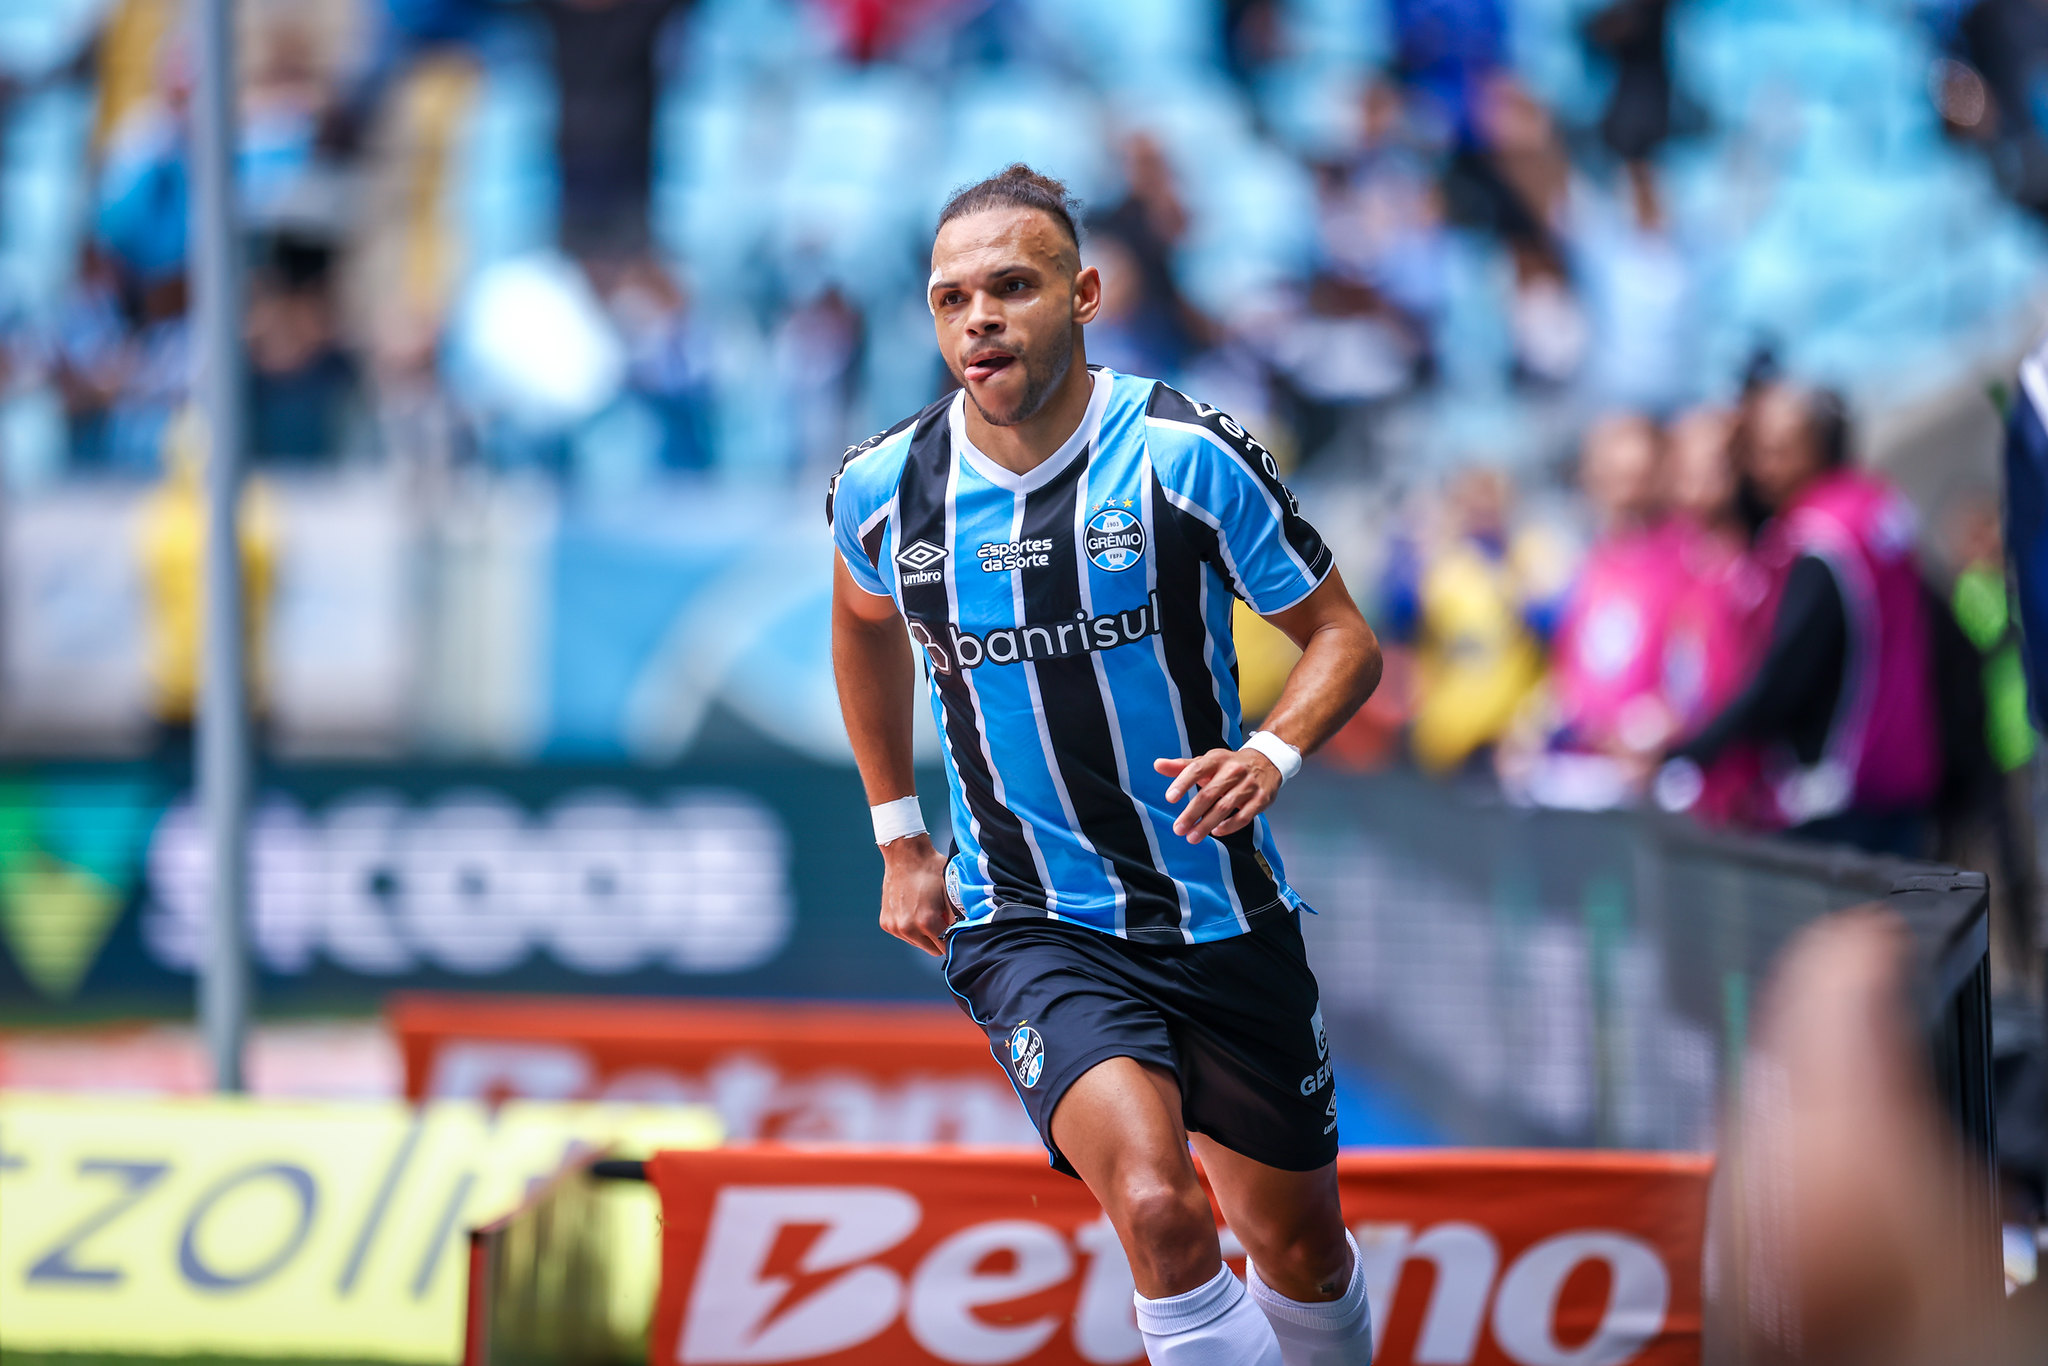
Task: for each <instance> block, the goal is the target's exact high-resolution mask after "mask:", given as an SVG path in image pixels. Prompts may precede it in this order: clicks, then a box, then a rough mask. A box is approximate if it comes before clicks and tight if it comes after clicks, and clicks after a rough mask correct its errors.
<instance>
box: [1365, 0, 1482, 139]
mask: <svg viewBox="0 0 2048 1366" xmlns="http://www.w3.org/2000/svg"><path fill="white" fill-rule="evenodd" d="M1507 9H1508V7H1507V5H1506V4H1505V3H1504V0H1391V3H1390V4H1389V6H1388V17H1389V18H1390V19H1391V20H1392V21H1393V28H1394V49H1395V58H1394V60H1395V64H1396V68H1397V69H1398V70H1399V72H1400V73H1401V79H1402V81H1403V82H1404V83H1405V84H1406V85H1407V86H1408V88H1409V89H1411V90H1413V91H1415V92H1416V94H1417V95H1419V96H1420V97H1422V98H1424V99H1427V100H1429V101H1430V102H1431V103H1432V104H1434V105H1435V106H1436V107H1437V108H1438V109H1439V110H1440V111H1441V112H1442V114H1443V116H1444V117H1445V119H1446V120H1447V121H1448V122H1449V123H1450V124H1451V125H1452V127H1453V128H1454V129H1455V130H1456V133H1457V138H1458V140H1459V141H1460V142H1466V141H1469V140H1470V138H1471V136H1472V133H1473V130H1474V129H1475V128H1476V126H1477V124H1478V121H1479V106H1480V104H1481V102H1482V100H1483V99H1484V94H1483V90H1484V87H1485V85H1486V83H1487V81H1488V80H1489V79H1490V78H1491V77H1492V76H1493V75H1494V73H1495V72H1497V71H1498V70H1499V69H1500V68H1501V65H1502V64H1503V62H1505V60H1506V58H1507V44H1508V14H1507Z"/></svg>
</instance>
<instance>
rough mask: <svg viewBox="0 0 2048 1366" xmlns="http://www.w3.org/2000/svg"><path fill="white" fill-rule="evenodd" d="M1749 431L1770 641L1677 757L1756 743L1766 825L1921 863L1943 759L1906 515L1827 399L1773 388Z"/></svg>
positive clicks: (1704, 758)
mask: <svg viewBox="0 0 2048 1366" xmlns="http://www.w3.org/2000/svg"><path fill="white" fill-rule="evenodd" d="M1746 420H1747V437H1748V440H1747V449H1746V458H1745V470H1744V473H1745V475H1746V476H1747V478H1748V479H1749V481H1750V483H1751V485H1752V487H1753V488H1754V490H1755V492H1756V495H1757V497H1758V498H1759V499H1760V501H1761V502H1762V504H1763V506H1764V507H1766V508H1767V509H1769V511H1770V514H1771V519H1770V522H1769V524H1768V525H1766V526H1765V528H1764V531H1763V533H1762V536H1761V538H1760V541H1759V544H1758V556H1759V559H1760V561H1761V563H1762V564H1763V566H1764V570H1765V572H1766V573H1767V574H1768V575H1769V578H1770V583H1771V591H1772V601H1771V607H1770V611H1769V615H1770V618H1771V630H1770V639H1769V644H1768V645H1767V646H1766V648H1765V652H1764V656H1763V659H1762V661H1761V662H1760V664H1759V665H1758V668H1757V671H1756V674H1755V676H1754V677H1753V678H1752V679H1750V681H1749V683H1748V685H1747V686H1746V687H1745V688H1744V689H1743V690H1742V692H1741V693H1740V694H1739V695H1737V697H1736V698H1735V700H1734V701H1733V702H1731V703H1729V705H1728V706H1727V707H1725V708H1723V709H1722V710H1721V712H1720V713H1719V714H1717V715H1716V716H1715V717H1714V719H1713V720H1711V721H1709V722H1708V723H1707V724H1706V725H1705V726H1704V727H1703V728H1702V729H1701V730H1700V731H1699V732H1698V733H1697V734H1695V735H1694V736H1692V737H1691V738H1690V739H1689V740H1687V741H1686V742H1685V743H1684V744H1683V745H1681V746H1680V747H1679V748H1678V749H1677V750H1676V752H1675V756H1676V757H1677V758H1680V759H1683V760H1686V761H1687V762H1688V763H1690V764H1693V765H1707V764H1711V763H1712V762H1714V761H1715V760H1716V759H1718V758H1719V757H1720V756H1721V755H1722V754H1723V753H1725V752H1727V750H1728V748H1729V747H1730V746H1731V745H1734V744H1737V743H1741V742H1749V743H1754V744H1757V745H1759V746H1761V747H1763V750H1764V756H1765V766H1766V771H1765V778H1766V782H1767V784H1768V788H1769V791H1768V797H1769V801H1770V817H1771V819H1772V822H1773V823H1774V824H1780V825H1783V826H1786V827H1789V828H1790V829H1791V830H1792V832H1793V833H1794V834H1797V835H1800V836H1802V837H1805V838H1809V839H1815V840H1825V841H1829V842H1835V843H1847V844H1854V845H1858V846H1860V847H1862V848H1865V849H1869V850H1872V851H1875V852H1882V853H1891V854H1897V855H1901V856H1911V855H1914V854H1917V853H1919V852H1921V851H1922V850H1923V849H1924V848H1925V846H1926V841H1927V837H1928V834H1929V832H1928V829H1927V816H1928V812H1929V809H1930V806H1931V804H1932V802H1933V800H1934V797H1935V793H1936V789H1937V787H1938V785H1939V782H1940V778H1941V754H1940V745H1939V740H1938V736H1939V730H1938V718H1937V716H1936V714H1935V701H1934V680H1933V669H1932V660H1931V655H1930V647H1929V634H1928V622H1927V618H1926V607H1925V602H1924V595H1923V590H1922V588H1921V583H1920V572H1919V566H1918V563H1917V561H1916V559H1915V556H1914V552H1913V518H1912V513H1911V511H1910V509H1909V508H1908V507H1907V506H1906V504H1905V502H1904V500H1903V499H1901V498H1900V497H1899V495H1898V494H1897V493H1896V492H1895V491H1894V490H1893V489H1892V488H1891V487H1890V486H1889V485H1887V484H1885V483H1884V482H1883V481H1881V480H1879V479H1876V478H1874V477H1872V476H1869V475H1866V474H1863V473H1860V472H1858V471H1856V470H1854V469H1852V468H1850V465H1849V432H1848V419H1847V416H1846V414H1845V413H1844V411H1843V408H1842V405H1841V401H1840V400H1839V399H1837V398H1835V397H1834V396H1832V395H1830V394H1826V393H1816V392H1810V391H1807V390H1803V389H1800V388H1796V387H1794V386H1791V385H1789V384H1784V383H1776V384H1772V385H1769V386H1767V387H1765V388H1764V389H1763V390H1761V391H1760V392H1759V393H1758V394H1757V395H1756V396H1755V397H1754V398H1753V399H1752V401H1751V404H1750V410H1749V413H1748V415H1747V419H1746ZM1681 771H1683V770H1681Z"/></svg>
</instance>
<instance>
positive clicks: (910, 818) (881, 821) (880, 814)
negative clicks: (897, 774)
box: [868, 797, 924, 844]
mask: <svg viewBox="0 0 2048 1366" xmlns="http://www.w3.org/2000/svg"><path fill="white" fill-rule="evenodd" d="M868 815H870V816H872V817H874V820H875V843H876V844H894V843H895V842H896V841H897V840H900V839H902V838H904V837H905V836H906V835H922V834H923V833H924V808H923V807H921V806H919V805H918V804H917V798H915V797H898V798H897V799H896V800H895V801H893V802H883V803H882V804H881V805H880V806H871V807H869V808H868Z"/></svg>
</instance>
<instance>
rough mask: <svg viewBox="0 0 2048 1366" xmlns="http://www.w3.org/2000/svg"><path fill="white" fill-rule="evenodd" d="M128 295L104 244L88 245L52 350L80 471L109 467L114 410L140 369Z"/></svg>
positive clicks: (55, 326)
mask: <svg viewBox="0 0 2048 1366" xmlns="http://www.w3.org/2000/svg"><path fill="white" fill-rule="evenodd" d="M125 292H126V291H125V290H124V288H123V281H122V279H121V273H120V270H119V269H118V267H117V266H116V265H115V264H114V261H113V260H112V259H111V258H110V257H109V256H108V255H107V253H106V252H105V251H104V250H103V249H102V248H101V247H100V246H99V244H97V243H95V242H87V243H86V245H85V248H84V250H83V252H82V253H81V256H80V259H79V268H78V273H77V275H76V276H74V277H73V279H72V281H71V284H70V286H69V288H67V289H66V290H65V291H64V298H63V300H62V301H61V302H60V303H59V305H58V308H57V316H56V318H55V320H54V322H53V324H52V326H51V330H50V341H49V347H48V350H49V352H50V358H51V361H52V364H53V366H54V369H55V372H56V380H57V390H58V393H59V394H60V395H61V396H62V397H63V401H64V416H65V425H66V427H67V429H68V440H67V445H68V448H69V450H70V454H71V462H72V465H73V467H74V468H78V469H99V468H103V467H105V465H106V464H107V462H108V460H109V457H110V455H111V443H112V436H111V432H110V430H109V428H110V425H111V422H112V413H113V409H114V405H115V404H116V402H118V401H119V399H120V396H121V392H122V390H123V388H124V387H125V386H126V385H127V383H128V378H129V374H130V372H131V371H132V370H133V368H134V365H135V348H134V344H133V342H132V340H131V336H130V331H131V328H130V322H129V316H128V303H127V300H126V298H125V297H124V294H125Z"/></svg>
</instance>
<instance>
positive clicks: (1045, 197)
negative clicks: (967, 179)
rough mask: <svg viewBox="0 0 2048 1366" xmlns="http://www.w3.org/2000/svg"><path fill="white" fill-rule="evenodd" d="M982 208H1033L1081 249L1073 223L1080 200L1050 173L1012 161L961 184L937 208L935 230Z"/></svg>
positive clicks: (1077, 217) (1077, 219)
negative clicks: (943, 203) (1058, 227)
mask: <svg viewBox="0 0 2048 1366" xmlns="http://www.w3.org/2000/svg"><path fill="white" fill-rule="evenodd" d="M983 209H1036V210H1038V211H1039V212H1040V213H1042V214H1044V215H1046V216H1047V217H1048V218H1050V219H1052V221H1053V222H1055V223H1057V224H1059V225H1060V231H1062V232H1064V233H1065V234H1066V235H1067V240H1068V241H1070V242H1072V243H1073V244H1074V249H1075V250H1076V251H1079V250H1080V248H1081V230H1080V229H1079V228H1078V227H1077V226H1075V225H1076V224H1077V223H1079V221H1080V217H1081V201H1080V200H1078V199H1076V198H1074V196H1073V195H1071V194H1069V193H1067V187H1066V186H1065V185H1064V184H1062V183H1061V182H1059V181H1057V180H1054V179H1053V178H1052V177H1051V176H1049V175H1041V174H1039V173H1038V172H1037V171H1034V170H1032V169H1031V168H1030V167H1029V166H1026V165H1025V164H1024V163H1023V162H1021V161H1013V162H1011V163H1010V164H1009V165H1008V166H1005V167H1004V168H1003V169H1002V170H1000V171H997V172H996V173H995V174H994V175H992V176H990V177H989V178H988V179H986V180H977V181H975V182H974V183H973V184H972V185H962V186H961V187H960V188H959V189H957V190H955V191H953V193H952V195H951V197H949V198H948V199H947V200H946V207H945V208H943V209H940V210H939V222H938V227H937V228H934V229H933V231H934V233H936V232H937V231H938V230H939V229H942V228H944V227H945V226H946V224H948V223H950V222H952V221H953V220H954V219H956V218H965V217H966V216H967V215H968V214H971V213H980V212H981V211H982V210H983Z"/></svg>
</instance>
